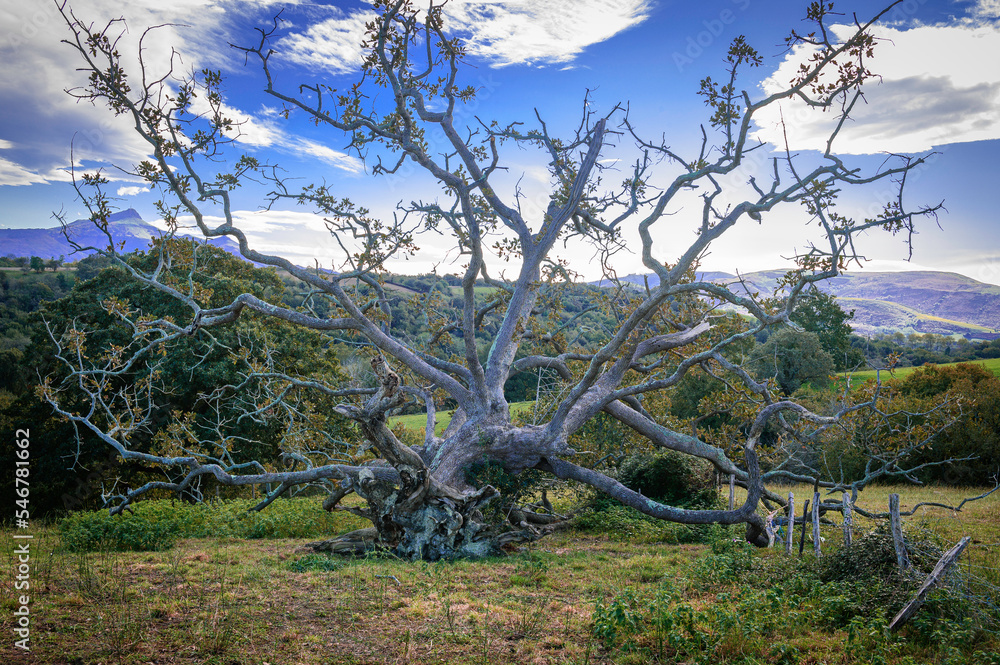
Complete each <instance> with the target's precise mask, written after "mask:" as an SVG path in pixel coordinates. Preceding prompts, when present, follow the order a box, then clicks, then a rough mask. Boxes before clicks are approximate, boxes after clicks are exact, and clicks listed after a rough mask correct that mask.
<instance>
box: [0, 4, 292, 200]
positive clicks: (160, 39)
mask: <svg viewBox="0 0 1000 665" xmlns="http://www.w3.org/2000/svg"><path fill="white" fill-rule="evenodd" d="M276 2H278V0H249V1H246V2H235V1H233V0H226V1H225V2H223V0H176V1H172V2H162V0H131V1H130V2H128V3H122V2H121V1H120V0H75V1H74V2H73V3H72V10H73V11H74V12H75V15H76V16H77V17H78V18H79V19H80V20H81V21H83V22H84V23H87V24H90V23H93V25H94V26H95V29H102V28H103V27H104V26H105V25H107V24H108V22H109V21H112V20H114V19H117V18H119V17H121V16H122V14H123V13H124V14H125V15H126V18H127V25H128V30H127V31H125V24H122V23H118V24H116V25H115V26H114V27H113V30H112V32H113V33H114V34H117V33H118V32H120V31H125V32H123V34H122V38H121V40H120V42H119V43H118V44H117V48H118V50H119V51H120V52H121V54H122V62H123V64H126V66H127V67H131V68H132V70H133V72H134V67H132V66H133V65H134V63H136V61H137V57H138V53H139V41H140V39H141V40H142V47H143V48H142V50H143V57H144V62H145V64H146V68H147V72H148V73H149V77H148V78H150V79H154V78H156V77H159V76H162V75H163V74H165V73H166V72H168V71H169V70H170V68H171V65H173V67H174V68H175V70H176V71H178V72H179V73H185V72H188V71H191V70H197V69H199V68H201V67H205V66H216V67H218V66H220V63H223V62H228V61H233V60H234V59H235V58H236V55H235V54H234V53H232V52H231V49H229V47H228V40H227V38H226V37H227V30H229V29H230V24H231V17H232V16H234V15H235V16H243V15H245V14H246V13H247V11H249V10H250V9H255V8H258V7H264V6H266V5H271V4H275V3H276ZM195 17H196V20H194V19H195ZM153 25H158V26H161V27H159V28H157V29H155V30H150V31H145V32H144V30H145V27H146V26H153ZM0 35H5V37H4V38H3V39H2V40H0V61H2V62H3V63H4V66H3V67H2V68H0V97H2V98H3V100H4V109H5V111H4V116H5V117H4V121H3V124H2V126H0V149H3V150H10V151H11V153H10V154H8V155H5V158H6V160H7V164H6V166H5V167H4V168H2V169H0V184H7V185H25V184H36V183H44V182H52V181H58V180H64V179H65V174H64V172H63V171H62V170H61V169H64V168H66V167H67V166H68V165H69V162H70V146H71V144H72V147H73V159H74V160H75V161H77V162H80V161H90V162H97V163H104V164H107V163H117V164H122V165H126V166H127V165H130V164H133V163H136V162H138V161H140V160H142V159H145V158H146V157H147V155H148V153H149V145H148V144H147V143H146V142H145V141H144V140H142V139H141V138H140V137H139V136H138V135H137V134H136V133H135V131H134V129H133V127H132V125H131V123H130V122H128V120H127V118H125V117H124V116H122V117H118V118H114V117H112V114H111V113H110V112H109V111H108V110H107V109H106V108H104V107H103V106H93V105H91V104H87V103H78V102H77V101H76V100H75V99H73V98H72V97H71V96H70V95H67V94H65V92H64V90H66V89H73V88H79V87H80V86H83V85H85V84H86V76H85V74H84V73H82V72H79V71H76V67H75V65H74V64H73V63H74V62H75V60H74V54H73V51H72V49H71V47H69V46H68V45H66V44H62V43H60V40H62V39H68V38H69V37H70V33H69V30H68V28H67V27H66V25H65V21H64V19H63V18H62V16H60V14H59V12H58V11H57V9H56V6H55V3H52V2H44V3H33V2H21V3H6V5H5V6H4V8H3V11H0ZM174 48H176V50H177V53H179V54H182V55H178V56H175V57H174V59H173V61H172V60H171V57H172V56H171V53H172V49H174ZM135 85H136V84H135V83H134V82H133V87H135ZM242 115H243V116H245V117H249V116H248V114H242ZM268 129H269V128H268V127H267V126H266V125H265V126H263V127H258V126H256V125H254V124H253V123H248V124H247V126H246V127H245V128H244V133H245V135H246V137H245V139H244V142H245V143H247V144H249V145H254V143H253V142H254V141H257V142H258V143H261V144H266V138H267V132H268ZM12 139H16V140H17V143H16V145H15V144H14V143H12Z"/></svg>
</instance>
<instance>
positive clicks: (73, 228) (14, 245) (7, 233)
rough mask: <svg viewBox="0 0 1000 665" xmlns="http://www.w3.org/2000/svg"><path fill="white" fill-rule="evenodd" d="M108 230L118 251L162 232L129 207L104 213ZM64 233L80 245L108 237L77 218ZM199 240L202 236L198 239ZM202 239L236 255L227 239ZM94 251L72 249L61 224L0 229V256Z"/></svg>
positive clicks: (142, 245) (75, 256)
mask: <svg viewBox="0 0 1000 665" xmlns="http://www.w3.org/2000/svg"><path fill="white" fill-rule="evenodd" d="M108 231H109V233H110V234H111V238H112V240H113V241H114V243H115V246H116V247H119V245H121V248H120V249H119V251H122V252H134V251H144V250H146V249H148V248H149V245H150V242H151V241H152V240H153V239H154V238H159V237H160V236H162V235H163V231H161V230H160V229H158V228H157V227H155V226H153V225H152V224H150V223H148V222H146V221H145V220H143V219H142V216H140V215H139V213H138V212H136V210H135V209H133V208H128V209H127V210H122V211H120V212H116V213H113V214H111V215H109V216H108ZM65 232H66V233H68V234H69V236H70V237H71V238H72V239H73V240H74V241H75V242H77V243H78V244H80V245H82V246H84V247H107V245H108V238H107V236H106V235H104V233H103V232H102V231H101V230H100V229H98V228H97V227H96V226H95V225H94V223H93V222H91V221H90V220H89V219H78V220H75V221H72V222H69V223H68V224H66V227H65ZM199 240H203V241H204V239H200V238H199ZM206 242H208V243H209V244H211V245H213V246H215V247H219V248H221V249H224V250H225V251H227V252H229V253H230V254H233V255H235V256H237V257H239V256H240V253H239V248H238V247H237V245H236V243H234V242H233V241H232V240H230V239H229V238H210V239H208V240H207V241H206ZM93 253H94V251H93V250H91V251H86V250H84V251H76V250H75V249H74V248H73V246H72V245H71V244H70V243H69V241H68V240H67V239H66V236H65V235H64V229H63V227H61V226H57V227H54V228H48V229H0V256H37V257H39V258H42V259H57V258H59V257H60V256H62V257H65V258H66V259H67V260H70V261H77V260H79V259H82V258H85V257H87V256H90V255H91V254H93Z"/></svg>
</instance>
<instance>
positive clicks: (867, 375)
mask: <svg viewBox="0 0 1000 665" xmlns="http://www.w3.org/2000/svg"><path fill="white" fill-rule="evenodd" d="M967 362H968V363H970V364H974V365H982V366H983V367H985V368H986V369H988V370H990V371H991V372H993V375H994V376H1000V358H987V359H986V360H969V361H967ZM957 364H958V363H948V364H946V365H940V367H949V366H950V365H957ZM917 369H918V368H916V367H900V368H899V369H896V370H894V371H893V372H892V374H891V375H890V374H889V373H888V372H882V378H883V379H885V378H886V377H888V376H893V377H895V378H903V377H905V376H908V375H910V374H912V373H913V372H915V371H917ZM851 378H852V381H854V382H857V381H864V380H865V379H874V378H875V370H873V369H871V370H865V371H863V372H854V373H853V374H852V375H851Z"/></svg>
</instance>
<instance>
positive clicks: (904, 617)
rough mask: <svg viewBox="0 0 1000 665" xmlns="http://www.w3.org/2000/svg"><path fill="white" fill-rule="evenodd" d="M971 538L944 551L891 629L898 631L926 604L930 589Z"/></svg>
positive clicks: (953, 562) (900, 612) (893, 621)
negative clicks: (925, 600)
mask: <svg viewBox="0 0 1000 665" xmlns="http://www.w3.org/2000/svg"><path fill="white" fill-rule="evenodd" d="M970 540H972V539H971V538H970V537H969V536H966V537H965V538H962V540H960V541H958V544H957V545H955V546H954V547H952V548H951V549H950V550H948V551H947V552H945V553H944V555H943V556H942V557H941V558H940V559H939V560H938V562H937V565H936V566H934V570H932V571H931V574H930V575H928V576H927V579H926V580H924V583H923V584H922V585H921V586H920V590H919V591H917V595H916V596H914V597H913V600H911V601H910V602H908V603H907V604H906V605H905V606H904V607H903V609H901V610H900V611H899V614H897V615H896V618H894V619H893V620H892V623H890V624H889V630H891V631H892V632H896V631H897V630H899V629H900V628H901V627H902V626H903V624H904V623H906V622H907V621H909V620H910V617H912V616H913V615H914V614H916V612H917V610H918V609H920V606H921V605H923V604H924V599H925V598H926V597H927V592H928V591H930V590H931V589H932V588H933V587H934V585H936V584H937V583H938V582H939V581H940V580H941V578H942V577H944V574H945V573H946V572H948V569H949V568H951V567H952V566H953V565H954V564H955V562H956V561H958V557H959V556H960V555H961V554H962V550H964V549H965V546H966V545H968V544H969V541H970Z"/></svg>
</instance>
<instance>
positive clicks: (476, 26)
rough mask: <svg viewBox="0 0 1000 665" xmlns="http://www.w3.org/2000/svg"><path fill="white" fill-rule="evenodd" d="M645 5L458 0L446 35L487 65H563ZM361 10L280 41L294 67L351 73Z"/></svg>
mask: <svg viewBox="0 0 1000 665" xmlns="http://www.w3.org/2000/svg"><path fill="white" fill-rule="evenodd" d="M651 6H652V2H651V1H650V0H549V1H548V2H536V1H534V0H458V1H456V2H450V3H448V4H447V5H445V16H446V19H445V30H446V31H447V32H448V33H450V34H454V35H456V36H460V37H461V38H462V39H463V41H464V42H465V45H466V47H467V49H468V50H469V52H470V53H471V54H473V55H476V56H479V57H481V58H484V59H486V60H488V61H490V62H491V63H492V64H493V65H494V66H505V65H515V64H551V63H567V62H569V61H571V60H572V59H573V58H575V57H576V56H578V55H579V54H580V53H582V52H583V50H584V49H586V48H587V47H588V46H590V45H592V44H597V43H600V42H603V41H605V40H607V39H610V38H611V37H613V36H615V35H617V34H618V33H620V32H622V31H623V30H627V29H628V28H631V27H633V26H635V25H638V24H639V23H641V22H642V21H644V20H646V19H647V18H648V17H649V13H650V10H651ZM372 18H373V14H372V13H370V12H367V11H358V12H353V13H350V14H348V13H345V12H340V13H339V15H337V16H334V17H333V18H330V19H327V20H326V21H322V22H320V23H317V24H315V25H312V26H310V27H309V28H308V29H307V30H305V31H304V32H301V33H295V34H291V35H288V36H287V37H285V38H283V39H282V40H281V41H280V42H279V44H278V49H279V51H280V52H281V54H282V57H285V58H288V59H290V60H291V61H293V62H297V63H300V64H304V65H307V66H310V67H313V68H316V69H323V70H327V71H330V72H333V73H338V74H341V73H347V72H351V71H356V70H357V68H358V66H359V65H360V64H361V61H362V52H361V49H360V43H361V41H362V39H363V37H364V34H365V23H366V22H367V21H370V20H372ZM564 69H565V68H564Z"/></svg>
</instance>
